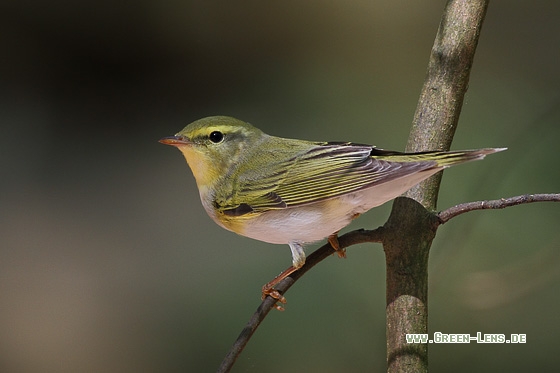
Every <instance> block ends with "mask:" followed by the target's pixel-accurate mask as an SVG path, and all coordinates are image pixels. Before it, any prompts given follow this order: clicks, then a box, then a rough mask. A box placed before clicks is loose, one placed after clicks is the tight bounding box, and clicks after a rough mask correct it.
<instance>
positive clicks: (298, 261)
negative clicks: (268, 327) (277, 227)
mask: <svg viewBox="0 0 560 373" xmlns="http://www.w3.org/2000/svg"><path fill="white" fill-rule="evenodd" d="M290 249H291V250H292V265H291V266H290V267H289V268H288V269H286V270H285V271H284V272H282V273H280V274H279V275H278V276H276V277H275V278H274V279H273V280H272V281H270V282H268V283H267V284H265V285H264V286H263V287H262V299H264V298H266V296H267V295H270V296H271V297H272V298H274V299H276V300H277V301H278V302H280V303H282V304H286V298H285V297H284V296H283V295H282V294H280V292H279V291H278V290H276V289H274V287H275V286H276V285H278V284H279V283H280V281H282V280H283V279H285V278H286V277H288V276H289V275H291V274H292V273H294V272H295V271H297V270H298V269H300V268H301V267H302V266H303V265H304V264H305V252H304V251H303V246H301V244H300V243H297V242H292V243H290ZM274 307H275V308H276V309H277V310H278V311H284V308H283V307H282V306H280V305H279V304H275V305H274Z"/></svg>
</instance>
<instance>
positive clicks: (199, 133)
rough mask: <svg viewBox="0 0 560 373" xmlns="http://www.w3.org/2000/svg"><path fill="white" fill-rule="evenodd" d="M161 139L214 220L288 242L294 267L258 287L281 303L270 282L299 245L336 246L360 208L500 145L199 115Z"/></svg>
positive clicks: (301, 259) (296, 261)
mask: <svg viewBox="0 0 560 373" xmlns="http://www.w3.org/2000/svg"><path fill="white" fill-rule="evenodd" d="M160 142H161V143H163V144H167V145H173V146H175V147H177V148H178V149H179V150H180V151H181V152H182V153H183V155H184V156H185V158H186V160H187V163H188V164H189V166H190V168H191V170H192V172H193V174H194V177H195V179H196V183H197V186H198V190H199V193H200V199H201V200H202V205H203V206H204V209H205V210H206V212H207V213H208V215H209V216H210V217H211V218H212V220H214V221H215V222H216V223H217V224H218V225H220V226H222V227H223V228H225V229H228V230H230V231H233V232H235V233H237V234H240V235H242V236H247V237H250V238H253V239H256V240H260V241H264V242H269V243H274V244H288V245H289V246H290V249H291V251H292V258H293V261H292V267H290V268H288V269H287V270H286V271H284V272H283V273H282V274H281V275H279V276H278V277H277V278H276V279H275V280H273V281H271V282H270V283H269V284H267V285H265V287H263V296H264V295H267V294H272V295H273V296H275V297H277V299H279V300H281V301H282V300H283V297H281V296H280V295H279V294H278V293H277V292H275V291H274V290H273V287H274V285H276V284H277V283H278V282H279V281H280V280H282V279H283V278H285V277H287V276H288V275H289V274H290V273H292V272H294V271H295V270H297V269H298V268H301V266H303V264H304V263H305V253H304V251H303V245H304V244H306V243H311V242H316V241H319V240H322V239H324V238H325V237H329V242H331V244H332V245H333V247H334V248H335V249H338V247H337V246H338V241H337V233H338V231H340V230H341V229H342V228H344V227H345V226H347V225H348V224H349V223H350V222H351V221H352V219H354V218H355V217H357V216H359V215H360V214H363V213H364V212H366V211H368V210H369V209H371V208H373V207H376V206H379V205H381V204H383V203H385V202H387V201H390V200H392V199H394V198H395V197H397V196H399V195H400V194H402V193H404V192H405V191H407V190H408V189H410V188H411V187H412V186H414V185H415V184H417V183H419V182H420V181H422V180H424V179H426V178H428V177H430V176H431V175H433V174H435V173H436V172H438V171H441V170H442V169H444V168H446V167H449V166H453V165H455V164H459V163H463V162H468V161H472V160H478V159H482V158H484V156H486V155H487V154H492V153H495V152H499V151H502V150H505V149H504V148H494V149H493V148H490V149H480V150H465V151H455V152H442V151H432V152H422V153H399V152H395V151H386V150H381V149H378V148H375V147H373V146H370V145H361V144H353V143H349V142H315V141H304V140H293V139H285V138H280V137H274V136H270V135H267V134H265V133H264V132H262V131H261V130H259V129H257V128H255V127H253V126H252V125H250V124H248V123H245V122H242V121H240V120H238V119H235V118H231V117H225V116H216V117H208V118H203V119H200V120H197V121H195V122H193V123H191V124H189V125H188V126H186V127H185V128H184V129H183V130H182V131H180V132H179V133H177V134H176V135H175V136H171V137H166V138H163V139H161V140H160ZM340 255H341V256H342V255H343V253H342V252H341V253H340Z"/></svg>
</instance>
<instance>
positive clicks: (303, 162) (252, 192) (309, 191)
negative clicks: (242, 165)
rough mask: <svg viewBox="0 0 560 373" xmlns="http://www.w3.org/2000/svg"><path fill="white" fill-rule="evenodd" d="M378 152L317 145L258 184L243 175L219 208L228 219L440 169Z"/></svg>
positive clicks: (268, 172)
mask: <svg viewBox="0 0 560 373" xmlns="http://www.w3.org/2000/svg"><path fill="white" fill-rule="evenodd" d="M374 149H375V148H373V147H371V146H368V145H357V144H352V143H317V144H315V146H312V147H311V148H309V149H308V150H306V151H304V152H301V153H299V154H298V155H297V156H296V157H289V158H286V159H284V160H278V159H276V163H275V164H274V165H273V166H272V167H269V170H261V172H260V173H259V175H258V182H255V177H254V175H251V176H246V175H245V176H244V175H240V176H239V177H238V180H236V181H235V185H236V188H235V189H234V190H235V193H234V194H233V195H231V196H229V198H226V199H225V200H222V201H221V202H220V203H219V204H218V205H217V206H216V207H217V208H218V209H219V210H221V211H223V212H224V213H225V214H228V215H239V214H245V213H248V212H253V211H266V210H270V209H282V208H288V207H294V206H298V205H305V204H310V203H314V202H317V201H321V200H325V199H329V198H334V197H337V196H341V195H344V194H347V193H352V192H356V191H359V190H361V189H366V188H370V187H372V186H375V185H378V184H382V183H385V182H388V181H391V180H395V179H398V178H401V177H404V176H407V175H410V174H413V173H417V172H420V171H423V170H426V169H430V168H433V167H437V162H435V161H425V160H424V161H408V162H392V161H387V160H383V159H376V158H375V156H372V151H373V152H375V150H374ZM278 170H280V171H278Z"/></svg>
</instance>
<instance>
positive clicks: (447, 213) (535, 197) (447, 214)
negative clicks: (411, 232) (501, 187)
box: [437, 193, 560, 224]
mask: <svg viewBox="0 0 560 373" xmlns="http://www.w3.org/2000/svg"><path fill="white" fill-rule="evenodd" d="M533 202H560V193H556V194H525V195H522V196H516V197H510V198H501V199H495V200H490V201H476V202H466V203H461V204H459V205H456V206H453V207H450V208H448V209H447V210H443V211H441V212H439V213H438V214H437V216H438V218H439V220H440V222H441V224H445V223H447V222H448V221H449V220H451V219H453V218H454V217H456V216H459V215H461V214H464V213H465V212H469V211H475V210H486V209H504V208H506V207H510V206H517V205H522V204H525V203H533Z"/></svg>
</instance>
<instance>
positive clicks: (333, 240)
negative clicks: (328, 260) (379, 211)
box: [327, 214, 360, 258]
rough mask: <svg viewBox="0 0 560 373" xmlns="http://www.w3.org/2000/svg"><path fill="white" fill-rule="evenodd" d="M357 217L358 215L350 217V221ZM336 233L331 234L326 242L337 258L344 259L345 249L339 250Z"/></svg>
mask: <svg viewBox="0 0 560 373" xmlns="http://www.w3.org/2000/svg"><path fill="white" fill-rule="evenodd" d="M358 216H360V214H354V215H352V220H354V219H356V218H357V217H358ZM338 232H339V231H336V232H334V233H333V234H331V235H330V236H329V237H328V238H327V240H328V241H329V243H330V244H331V246H332V248H333V249H334V250H335V251H336V254H337V255H338V257H339V258H346V249H341V248H340V243H339V242H338Z"/></svg>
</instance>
